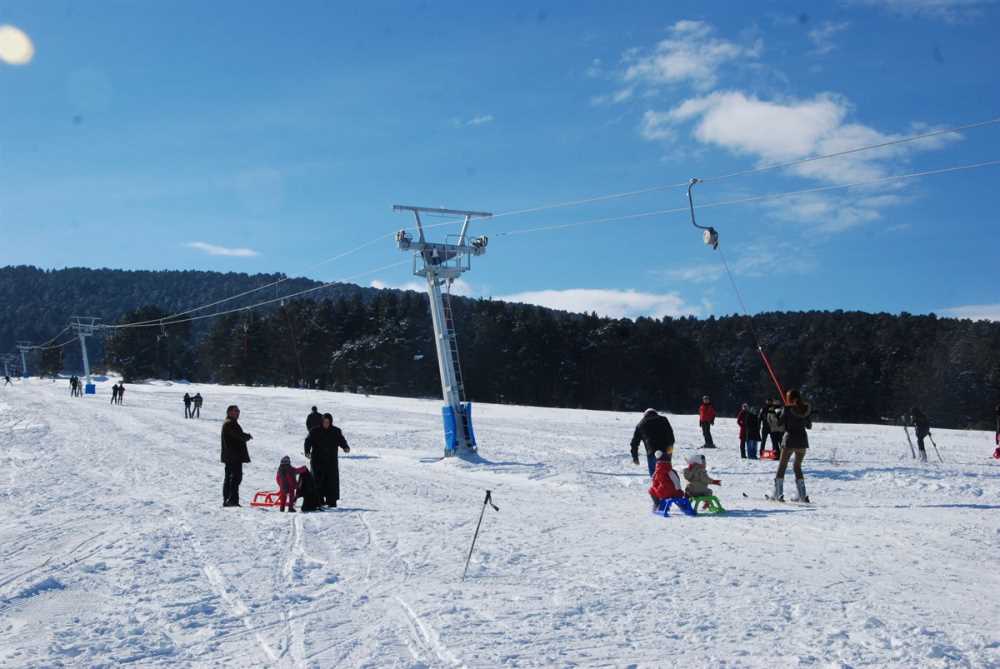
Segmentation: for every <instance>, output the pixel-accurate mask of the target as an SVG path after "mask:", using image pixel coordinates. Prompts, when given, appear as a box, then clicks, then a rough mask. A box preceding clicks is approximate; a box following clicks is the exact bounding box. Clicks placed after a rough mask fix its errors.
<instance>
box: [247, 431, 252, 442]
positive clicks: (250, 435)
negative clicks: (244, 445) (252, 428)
mask: <svg viewBox="0 0 1000 669" xmlns="http://www.w3.org/2000/svg"><path fill="white" fill-rule="evenodd" d="M246 438H247V441H250V440H251V439H253V435H252V434H250V433H249V432H247V433H246Z"/></svg>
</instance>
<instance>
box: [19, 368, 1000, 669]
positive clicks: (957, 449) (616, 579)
mask: <svg viewBox="0 0 1000 669" xmlns="http://www.w3.org/2000/svg"><path fill="white" fill-rule="evenodd" d="M195 390H198V391H200V392H201V393H202V394H203V395H204V396H205V408H204V410H203V416H204V417H203V418H202V419H201V420H200V421H199V420H185V419H184V417H183V406H182V404H181V396H182V395H183V393H184V392H185V391H189V392H192V393H193V392H194V391H195ZM98 393H99V394H98V396H97V397H86V398H83V399H71V398H70V397H69V389H68V387H67V384H65V383H64V382H59V383H52V382H48V381H46V382H41V381H27V382H19V383H18V384H17V385H16V386H15V387H13V388H7V389H5V390H3V389H0V455H2V472H3V484H2V487H0V491H2V493H3V513H2V516H0V666H4V667H22V666H31V667H38V666H80V667H101V666H107V667H110V666H118V665H119V664H122V663H128V662H131V663H134V664H135V665H138V666H171V667H183V666H206V667H207V666H211V667H218V666H232V667H248V666H280V667H285V666H287V667H300V666H316V667H355V666H361V667H449V666H469V667H495V666H510V667H573V666H581V667H590V666H615V667H626V666H636V667H666V666H674V665H676V666H680V667H797V666H809V667H848V666H850V667H862V666H878V667H884V666H898V667H1000V597H998V594H997V593H1000V562H998V558H1000V466H998V465H1000V463H998V462H997V461H995V460H992V459H990V458H989V455H990V453H991V451H992V449H993V446H992V435H991V434H986V433H982V432H979V433H974V432H952V431H945V430H941V431H939V432H935V438H936V439H937V442H938V444H939V446H940V447H941V449H942V454H943V455H944V458H945V464H943V465H942V464H934V463H932V464H928V465H918V464H915V463H914V461H913V460H912V459H911V458H910V454H909V450H908V448H907V446H906V441H905V437H904V435H903V432H902V430H901V429H900V428H887V427H877V426H861V425H823V424H820V425H817V426H816V429H815V430H813V433H812V440H813V446H814V448H813V449H812V450H810V453H809V457H808V459H807V461H806V469H807V477H808V483H809V492H810V494H811V496H812V498H813V501H814V502H815V503H816V504H815V507H814V508H806V507H800V506H791V505H785V506H781V505H778V504H775V503H770V502H766V501H764V500H763V499H762V494H763V493H764V492H765V491H768V490H769V487H770V482H771V479H772V478H773V470H774V468H775V464H774V463H772V462H766V461H741V460H740V459H739V454H738V449H737V447H736V443H735V435H736V428H735V425H734V424H733V422H732V421H730V420H722V421H720V425H718V427H717V430H716V432H717V441H718V443H719V444H720V445H721V448H720V449H719V450H718V451H705V453H706V454H707V456H708V463H709V471H710V472H711V473H713V474H714V475H716V476H717V477H718V478H721V479H723V483H724V485H723V486H722V487H721V488H720V491H719V492H720V496H721V498H722V501H723V503H724V504H725V505H726V507H727V508H728V509H729V510H730V512H729V513H728V514H727V515H725V516H720V517H709V516H704V517H698V518H687V517H684V516H678V517H671V518H667V519H665V518H660V517H657V516H654V515H652V514H651V513H650V511H649V502H648V499H647V496H646V492H645V490H646V487H647V485H648V479H647V477H646V476H645V472H644V469H645V467H644V465H643V466H640V467H637V466H634V465H632V463H631V461H630V458H629V456H628V441H629V438H630V437H631V434H632V429H633V427H634V423H635V421H637V420H638V418H639V416H638V415H633V414H628V415H626V414H616V413H610V412H591V411H572V410H552V409H536V408H527V407H508V406H490V405H477V406H476V408H475V415H476V430H477V434H478V437H479V440H480V443H481V448H482V455H483V458H484V461H483V462H481V463H476V464H470V463H467V462H462V461H460V460H454V459H452V460H447V461H444V460H441V459H440V454H441V441H442V438H441V427H440V418H439V416H440V413H439V403H438V402H434V401H419V400H409V399H398V398H389V397H370V398H368V397H361V396H356V395H344V394H331V393H319V392H309V391H295V390H276V389H264V388H233V387H213V386H186V385H185V386H179V385H175V386H170V385H166V384H154V385H145V386H139V385H131V386H129V387H128V391H127V394H126V396H125V402H126V404H125V406H122V407H116V406H111V405H109V403H108V400H109V393H110V384H107V383H105V384H99V385H98ZM229 403H237V404H239V405H240V407H241V409H242V410H243V416H242V419H241V423H242V424H243V426H244V428H245V429H246V430H247V431H248V432H251V433H253V435H254V440H253V441H252V442H251V443H250V450H251V457H252V458H253V462H252V463H251V464H250V465H248V466H247V467H246V470H245V479H244V484H243V487H242V497H243V503H244V505H245V506H244V507H243V508H241V509H222V508H221V486H222V466H221V465H220V464H219V430H220V425H221V416H222V414H223V412H224V409H225V406H226V405H227V404H229ZM312 404H317V405H319V407H320V409H321V410H324V411H330V412H332V413H333V414H334V416H335V417H336V421H337V423H338V424H339V425H340V426H341V427H342V428H343V429H344V432H345V434H346V436H347V438H348V440H349V441H350V442H351V445H352V447H353V450H352V452H351V454H350V455H348V456H344V457H343V458H342V460H341V472H342V490H343V497H344V499H343V500H342V504H341V506H342V508H340V509H338V510H336V511H325V512H323V513H317V514H308V515H307V514H301V513H299V514H296V515H288V514H280V513H277V512H276V511H265V510H257V509H251V508H249V507H248V506H246V505H248V503H249V499H250V496H251V495H252V493H253V491H254V490H255V489H272V488H273V487H274V473H275V469H276V468H277V465H278V461H279V459H280V457H281V456H282V455H285V454H289V455H291V456H292V458H293V461H294V462H296V463H300V464H301V463H302V462H303V461H304V459H303V458H302V455H301V451H302V439H303V437H304V420H305V416H306V413H307V412H308V409H309V406H310V405H312ZM671 420H672V421H673V423H674V427H675V430H676V431H677V434H678V449H677V452H676V453H675V462H682V461H683V458H684V457H685V456H686V455H687V454H688V453H690V452H691V450H692V448H693V447H694V446H695V445H697V444H700V443H701V442H700V434H699V432H698V426H697V421H696V419H695V418H693V417H691V416H672V417H671ZM931 455H932V457H933V451H932V453H931ZM790 479H791V477H790ZM789 484H790V485H791V481H790V482H789ZM486 488H491V489H492V490H494V496H495V500H496V502H497V504H499V505H500V512H499V513H493V512H492V511H490V512H488V514H487V515H486V518H485V520H484V523H483V530H482V534H481V536H480V541H479V546H478V548H477V552H476V555H475V556H474V558H473V562H472V567H471V568H470V571H469V578H468V579H467V580H466V581H465V582H464V583H463V582H462V581H461V580H460V576H461V571H462V565H463V562H464V560H465V554H466V551H467V550H468V547H469V541H470V539H471V537H472V533H473V530H474V528H475V523H476V520H477V518H478V515H479V511H480V508H481V503H482V499H483V491H484V489H486ZM744 491H745V492H747V493H748V494H749V497H748V498H744V497H743V496H742V493H743V492H744Z"/></svg>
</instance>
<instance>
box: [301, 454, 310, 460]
mask: <svg viewBox="0 0 1000 669" xmlns="http://www.w3.org/2000/svg"><path fill="white" fill-rule="evenodd" d="M302 455H304V456H306V460H312V454H311V453H303V454H302Z"/></svg>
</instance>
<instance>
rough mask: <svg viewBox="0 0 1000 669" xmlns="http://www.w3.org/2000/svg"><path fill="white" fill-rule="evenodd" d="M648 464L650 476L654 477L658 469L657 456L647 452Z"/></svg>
mask: <svg viewBox="0 0 1000 669" xmlns="http://www.w3.org/2000/svg"><path fill="white" fill-rule="evenodd" d="M646 464H647V465H649V478H653V472H655V471H656V456H655V455H650V454H649V453H646Z"/></svg>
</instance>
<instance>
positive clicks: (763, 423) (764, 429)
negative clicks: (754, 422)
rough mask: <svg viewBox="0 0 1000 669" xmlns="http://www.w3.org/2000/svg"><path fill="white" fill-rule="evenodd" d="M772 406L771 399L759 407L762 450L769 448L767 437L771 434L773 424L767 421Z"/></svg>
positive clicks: (758, 416) (758, 415)
mask: <svg viewBox="0 0 1000 669" xmlns="http://www.w3.org/2000/svg"><path fill="white" fill-rule="evenodd" d="M770 408H771V400H767V401H766V402H764V406H762V407H760V408H759V409H757V419H758V420H759V421H760V450H762V451H763V450H765V449H766V448H767V438H768V436H769V435H770V434H771V426H770V424H768V422H767V411H768V409H770Z"/></svg>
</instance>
